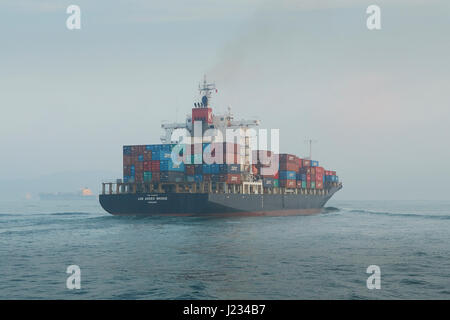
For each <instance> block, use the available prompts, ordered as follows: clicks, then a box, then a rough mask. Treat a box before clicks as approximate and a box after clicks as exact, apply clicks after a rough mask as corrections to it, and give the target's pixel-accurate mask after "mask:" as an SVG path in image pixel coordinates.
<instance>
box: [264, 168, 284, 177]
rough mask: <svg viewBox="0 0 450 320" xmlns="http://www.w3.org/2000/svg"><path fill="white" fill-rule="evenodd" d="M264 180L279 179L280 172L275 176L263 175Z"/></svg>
mask: <svg viewBox="0 0 450 320" xmlns="http://www.w3.org/2000/svg"><path fill="white" fill-rule="evenodd" d="M263 177H264V178H273V179H279V178H280V172H279V171H278V170H277V171H276V172H275V174H266V175H263Z"/></svg>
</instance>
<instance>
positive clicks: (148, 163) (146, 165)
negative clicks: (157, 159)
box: [144, 161, 152, 171]
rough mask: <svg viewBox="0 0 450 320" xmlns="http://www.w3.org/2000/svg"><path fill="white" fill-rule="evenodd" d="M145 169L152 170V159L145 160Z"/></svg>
mask: <svg viewBox="0 0 450 320" xmlns="http://www.w3.org/2000/svg"><path fill="white" fill-rule="evenodd" d="M144 171H152V167H151V165H150V161H144Z"/></svg>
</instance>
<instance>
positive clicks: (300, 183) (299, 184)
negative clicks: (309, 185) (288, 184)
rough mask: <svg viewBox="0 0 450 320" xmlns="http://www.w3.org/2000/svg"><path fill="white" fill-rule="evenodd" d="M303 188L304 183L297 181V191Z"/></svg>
mask: <svg viewBox="0 0 450 320" xmlns="http://www.w3.org/2000/svg"><path fill="white" fill-rule="evenodd" d="M301 188H302V181H301V180H298V181H297V189H301Z"/></svg>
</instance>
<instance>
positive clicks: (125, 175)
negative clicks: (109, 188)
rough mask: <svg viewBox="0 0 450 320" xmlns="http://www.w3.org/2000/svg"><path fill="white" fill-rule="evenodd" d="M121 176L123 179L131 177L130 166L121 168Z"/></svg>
mask: <svg viewBox="0 0 450 320" xmlns="http://www.w3.org/2000/svg"><path fill="white" fill-rule="evenodd" d="M123 175H124V177H128V176H131V167H130V166H123Z"/></svg>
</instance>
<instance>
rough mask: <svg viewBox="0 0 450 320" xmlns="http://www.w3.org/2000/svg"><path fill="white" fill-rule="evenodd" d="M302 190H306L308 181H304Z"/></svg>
mask: <svg viewBox="0 0 450 320" xmlns="http://www.w3.org/2000/svg"><path fill="white" fill-rule="evenodd" d="M302 189H306V181H302Z"/></svg>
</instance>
